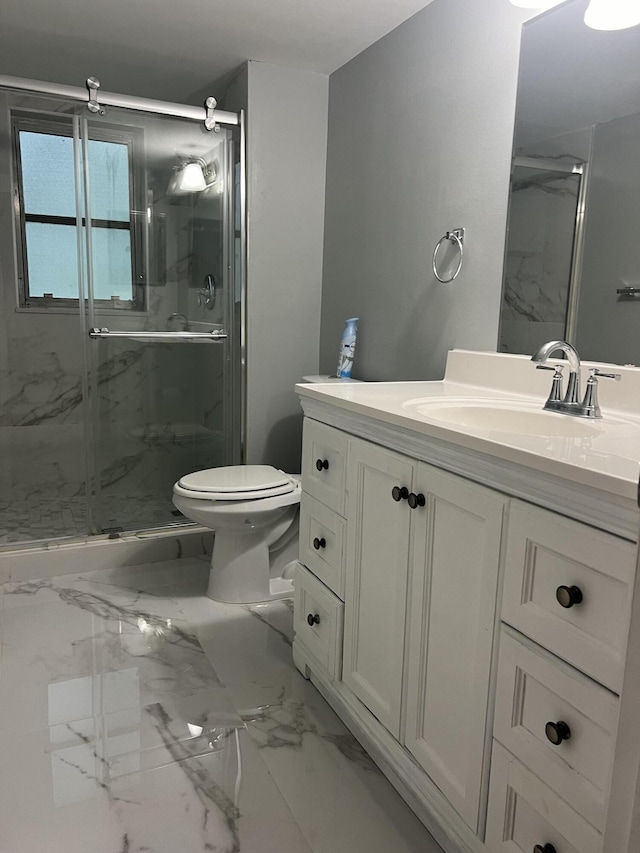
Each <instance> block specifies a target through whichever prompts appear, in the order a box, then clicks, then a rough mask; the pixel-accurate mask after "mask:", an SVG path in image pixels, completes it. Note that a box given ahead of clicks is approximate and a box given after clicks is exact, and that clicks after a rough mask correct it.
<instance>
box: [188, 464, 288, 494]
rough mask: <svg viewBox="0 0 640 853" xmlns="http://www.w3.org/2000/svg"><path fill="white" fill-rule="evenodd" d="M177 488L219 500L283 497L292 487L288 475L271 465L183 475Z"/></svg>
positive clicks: (225, 467) (208, 470)
mask: <svg viewBox="0 0 640 853" xmlns="http://www.w3.org/2000/svg"><path fill="white" fill-rule="evenodd" d="M178 485H179V486H182V488H183V489H187V490H189V491H193V492H205V493H206V494H208V495H211V496H213V495H217V496H220V498H221V499H222V500H234V499H236V500H237V499H239V498H247V497H254V498H255V497H266V496H269V497H275V496H276V495H286V494H288V493H289V492H292V491H293V490H294V488H295V484H294V482H293V481H292V480H291V479H290V478H289V477H287V475H286V474H285V473H284V472H282V471H279V470H278V469H277V468H272V467H271V465H227V466H224V467H222V468H206V469H205V470H204V471H194V472H193V474H186V475H185V476H184V477H182V478H181V479H180V480H178Z"/></svg>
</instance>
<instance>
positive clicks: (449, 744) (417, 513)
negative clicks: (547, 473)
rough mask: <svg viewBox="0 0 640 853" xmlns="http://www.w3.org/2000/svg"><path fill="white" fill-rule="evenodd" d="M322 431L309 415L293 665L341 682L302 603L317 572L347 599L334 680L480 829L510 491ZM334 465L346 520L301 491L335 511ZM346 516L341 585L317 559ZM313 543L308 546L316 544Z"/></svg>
mask: <svg viewBox="0 0 640 853" xmlns="http://www.w3.org/2000/svg"><path fill="white" fill-rule="evenodd" d="M329 430H330V428H329V427H327V425H325V424H320V423H317V422H315V421H313V420H309V419H308V420H307V421H306V422H305V434H304V435H305V438H304V451H303V489H304V494H303V502H302V510H301V542H300V559H301V562H302V563H303V564H304V568H301V569H300V570H299V572H298V575H297V577H296V608H295V609H296V616H295V623H296V626H299V628H297V631H296V642H295V645H294V654H295V657H296V662H297V663H298V666H299V668H300V669H301V670H302V671H304V672H306V671H307V670H308V669H311V670H312V671H313V666H314V664H315V665H316V668H317V669H319V670H320V675H324V676H325V678H327V677H328V678H331V679H332V680H334V682H335V680H336V673H337V668H336V666H335V665H334V663H333V657H332V655H331V654H329V653H328V652H327V651H326V649H327V646H326V645H323V646H322V650H321V651H320V650H318V646H319V643H320V642H321V640H320V634H321V630H322V626H323V624H325V623H326V621H327V620H328V619H329V614H328V613H326V610H327V607H326V606H325V608H324V611H325V612H324V613H323V612H320V610H319V612H318V616H319V619H320V622H319V623H318V624H316V625H311V626H310V627H307V625H306V619H307V618H308V617H309V615H311V617H312V618H313V616H314V611H313V608H312V607H311V609H310V606H309V605H308V604H307V602H309V601H311V602H312V601H314V600H317V598H318V579H319V580H321V581H323V583H325V584H327V585H328V586H329V587H330V589H327V590H326V591H325V598H326V597H327V596H331V595H332V593H333V594H334V595H335V594H336V593H337V594H339V595H340V596H341V597H342V598H343V599H344V639H343V654H342V663H341V681H340V683H339V684H336V689H337V690H339V691H342V693H343V695H352V696H353V697H356V698H357V700H358V701H359V702H360V703H362V705H363V706H364V707H365V708H366V709H367V710H368V711H369V712H370V713H371V714H372V715H373V717H375V719H376V720H377V721H379V723H381V724H382V725H383V726H384V728H385V730H386V731H387V732H389V733H390V734H391V735H392V736H393V738H394V739H395V741H397V742H398V744H399V745H400V744H401V745H402V746H403V747H404V750H406V753H405V754H406V756H407V760H409V761H411V762H413V763H417V765H418V766H419V767H420V768H422V769H423V770H424V771H425V772H424V774H423V779H422V782H423V788H424V789H425V790H426V789H429V790H435V789H436V788H437V790H438V791H439V792H442V794H444V796H445V797H446V799H447V801H448V803H449V804H450V805H451V806H452V807H453V809H454V810H455V812H456V813H457V814H458V815H459V816H460V817H461V818H462V819H463V820H464V821H465V823H466V824H467V825H468V827H469V828H470V830H472V831H473V832H474V833H475V832H476V831H477V829H478V827H479V823H480V809H481V804H482V793H483V780H485V781H486V769H487V760H488V751H487V725H488V723H487V714H488V707H489V685H490V674H491V665H492V659H493V644H494V633H495V623H496V601H497V591H498V577H499V567H500V549H501V539H502V532H503V523H504V517H505V508H506V505H507V499H506V498H505V497H504V496H503V495H500V494H499V493H497V492H495V491H493V490H491V489H488V488H486V487H483V486H480V485H478V484H475V483H472V482H470V481H469V480H467V479H465V478H463V477H459V476H457V475H455V474H451V473H448V472H445V471H442V470H440V469H438V468H436V467H434V466H432V465H429V464H426V463H424V462H420V461H417V460H415V459H412V458H411V457H409V456H407V455H405V454H402V453H399V452H397V451H394V450H390V449H388V448H385V447H381V446H380V445H378V444H375V443H373V442H371V441H364V440H362V439H359V438H357V437H355V436H346V435H345V433H343V432H342V431H340V430H335V429H334V430H333V434H332V433H331V432H329ZM332 435H333V438H334V439H335V448H334V447H332ZM345 439H346V447H345ZM325 459H326V460H327V461H328V468H324V467H323V465H324V460H325ZM338 460H339V461H338ZM343 466H344V471H345V477H344V494H345V495H346V500H345V503H344V517H342V516H341V515H340V514H339V512H336V510H335V509H330V508H329V506H327V505H326V504H322V503H320V502H319V501H317V499H316V497H311V496H310V495H309V494H308V492H309V491H310V492H311V493H312V495H316V496H317V495H320V496H321V497H325V499H326V500H328V501H330V502H331V504H332V505H334V506H337V507H338V509H342V506H343V504H341V502H340V501H339V499H338V498H337V497H336V496H334V495H332V494H330V490H329V489H328V488H326V487H325V486H326V484H325V481H324V476H325V474H329V473H330V472H332V471H333V476H334V478H335V479H339V478H340V477H341V476H342V474H341V470H342V467H343ZM338 468H340V471H339V470H338ZM343 526H344V528H345V529H346V533H345V540H346V546H345V550H344V584H343V583H342V580H341V579H340V572H339V571H337V570H336V569H335V568H334V567H331V568H330V569H327V566H326V565H325V562H326V560H325V558H324V556H322V557H320V558H319V556H318V551H320V552H321V553H322V554H323V555H324V552H325V551H326V550H327V549H328V548H329V543H330V541H331V548H333V551H334V559H333V560H332V563H333V564H334V566H335V565H337V564H338V562H339V561H338V559H337V551H338V548H337V547H336V544H335V543H336V541H337V539H336V538H335V537H333V534H332V533H331V531H332V530H334V529H340V530H342V529H343ZM319 541H322V542H323V545H322V547H321V548H320V549H317V548H315V547H314V545H313V543H314V542H315V544H316V545H318V544H319ZM310 574H311V575H312V576H311V577H310ZM343 589H344V595H343V596H342V595H341V591H342V590H343ZM313 596H315V599H314V598H313ZM307 611H309V612H308V613H307ZM325 630H326V628H325ZM328 661H329V662H330V665H329V666H328V665H327V662H328ZM409 756H410V757H409Z"/></svg>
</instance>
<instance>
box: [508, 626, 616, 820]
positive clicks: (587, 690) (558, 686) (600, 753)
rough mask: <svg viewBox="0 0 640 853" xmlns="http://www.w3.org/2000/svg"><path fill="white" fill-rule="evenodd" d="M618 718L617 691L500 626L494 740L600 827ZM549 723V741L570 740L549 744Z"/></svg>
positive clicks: (604, 807)
mask: <svg viewBox="0 0 640 853" xmlns="http://www.w3.org/2000/svg"><path fill="white" fill-rule="evenodd" d="M617 717H618V697H617V696H616V695H615V694H613V693H611V692H610V691H609V690H606V689H605V688H604V687H601V686H600V685H599V684H596V683H595V682H594V681H592V680H591V679H590V678H587V677H586V676H584V675H582V673H580V672H578V670H576V669H573V667H570V666H568V665H567V664H565V663H563V662H562V661H560V660H558V659H557V658H554V657H553V656H552V655H550V654H549V653H548V652H545V651H543V650H542V649H540V648H539V647H537V646H534V645H533V644H531V643H528V641H526V640H525V641H524V642H522V641H520V639H518V638H517V637H516V636H514V634H513V632H511V631H510V630H509V629H504V628H503V631H502V637H501V640H500V659H499V663H498V685H497V692H496V712H495V720H494V737H495V738H497V739H498V740H499V741H500V742H501V743H502V744H503V746H506V747H507V749H508V750H509V751H510V752H512V753H513V754H514V755H515V756H516V757H517V758H519V759H520V760H521V761H522V762H523V763H524V764H525V765H526V766H527V767H528V768H529V769H530V770H532V771H533V772H534V773H535V774H536V776H538V777H539V778H540V779H541V780H542V781H543V782H545V783H546V784H547V785H548V786H549V787H550V788H553V790H555V791H556V793H558V794H559V795H560V796H561V797H562V798H563V799H564V800H566V801H567V802H568V803H569V804H570V805H571V806H573V808H575V809H576V810H577V811H578V812H580V814H582V815H583V816H584V817H585V818H586V819H587V820H588V821H589V822H590V823H592V824H593V825H594V826H596V827H597V828H599V829H603V826H604V818H605V809H606V803H607V789H608V786H609V777H610V774H611V767H612V764H613V752H614V745H615V730H616V723H617ZM548 723H552V724H553V725H554V727H555V730H554V729H551V730H550V732H549V735H550V737H551V738H556V732H557V733H559V734H560V735H568V739H567V738H566V737H563V739H562V740H561V741H560V742H559V743H556V744H554V743H552V741H551V740H549V738H548V737H547V734H546V726H547V724H548ZM559 723H563V724H565V725H566V726H567V729H564V728H563V726H561V725H558V724H559Z"/></svg>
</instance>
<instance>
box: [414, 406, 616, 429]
mask: <svg viewBox="0 0 640 853" xmlns="http://www.w3.org/2000/svg"><path fill="white" fill-rule="evenodd" d="M403 408H404V409H405V411H407V412H408V413H409V412H411V413H412V415H413V416H417V417H419V418H421V419H424V420H425V421H428V422H430V423H434V424H441V425H443V426H451V427H453V428H455V429H467V430H473V431H478V430H480V431H482V432H497V433H509V434H512V435H530V436H550V437H567V438H596V437H598V436H600V435H602V433H603V432H604V431H605V430H606V429H607V424H608V423H609V424H610V423H612V422H613V423H616V424H619V423H620V421H618V420H617V419H616V420H614V421H612V419H609V420H607V419H604V418H603V419H602V420H589V419H587V418H579V417H575V416H572V415H563V414H559V413H557V412H547V411H544V410H543V409H542V407H541V405H539V404H533V403H526V402H519V401H510V400H478V399H464V398H457V399H456V398H449V399H437V400H434V399H433V398H432V399H429V398H422V399H417V400H408V401H407V402H406V403H405V404H404V405H403Z"/></svg>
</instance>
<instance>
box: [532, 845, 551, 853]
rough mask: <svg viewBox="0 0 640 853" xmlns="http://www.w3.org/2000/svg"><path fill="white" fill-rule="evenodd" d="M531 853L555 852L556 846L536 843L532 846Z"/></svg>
mask: <svg viewBox="0 0 640 853" xmlns="http://www.w3.org/2000/svg"><path fill="white" fill-rule="evenodd" d="M533 853H556V848H555V847H554V846H553V844H544V845H542V844H536V846H535V847H534V848H533Z"/></svg>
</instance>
